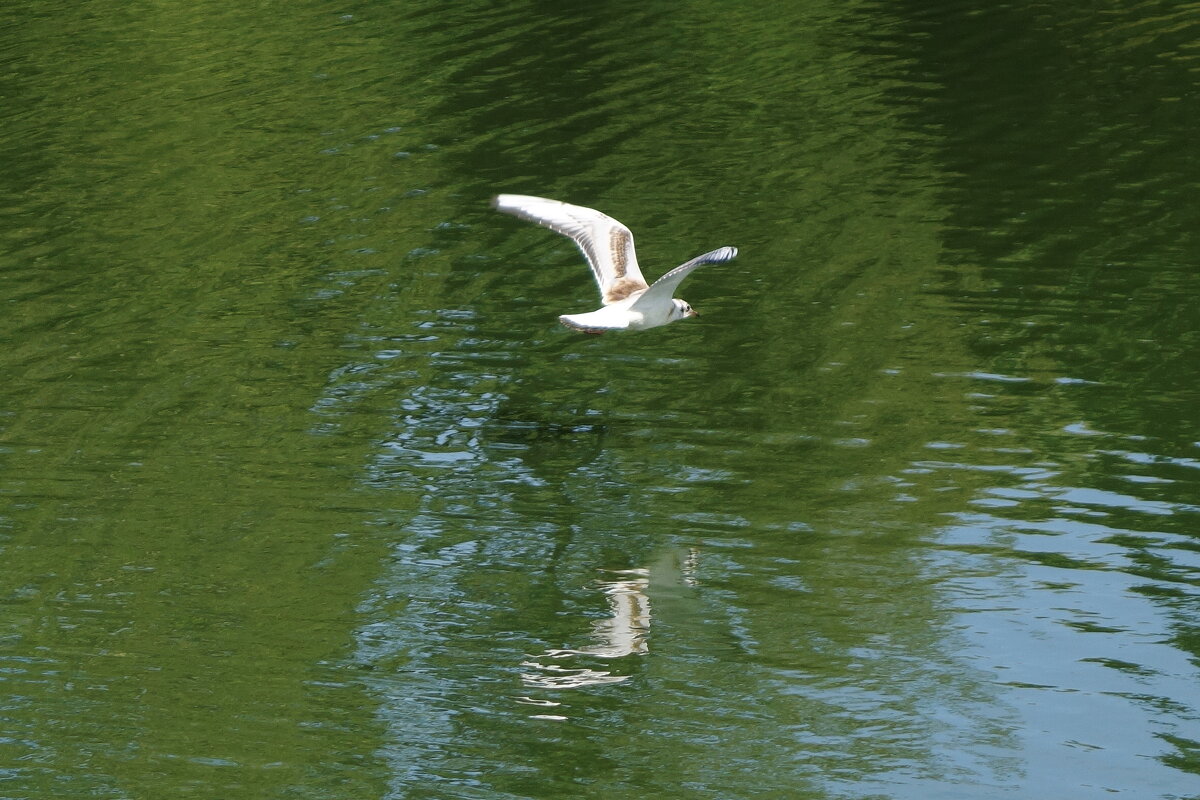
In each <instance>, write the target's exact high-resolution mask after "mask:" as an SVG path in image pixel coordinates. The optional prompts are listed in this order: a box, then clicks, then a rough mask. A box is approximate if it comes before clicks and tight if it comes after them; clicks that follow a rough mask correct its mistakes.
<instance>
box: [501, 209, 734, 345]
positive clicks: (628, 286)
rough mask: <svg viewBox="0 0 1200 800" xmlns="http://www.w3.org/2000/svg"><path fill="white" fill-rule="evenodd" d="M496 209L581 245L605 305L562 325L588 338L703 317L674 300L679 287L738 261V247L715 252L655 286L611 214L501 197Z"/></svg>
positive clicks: (567, 319) (562, 318)
mask: <svg viewBox="0 0 1200 800" xmlns="http://www.w3.org/2000/svg"><path fill="white" fill-rule="evenodd" d="M492 208H495V209H496V210H498V211H503V212H504V213H506V214H512V215H513V216H515V217H520V218H521V219H527V220H530V221H531V222H536V223H537V224H539V225H544V226H545V227H547V228H549V229H550V230H552V231H556V232H558V233H561V234H563V235H564V236H569V237H571V238H572V239H573V240H575V244H577V245H579V249H580V251H581V252H582V253H583V257H584V258H586V259H587V262H588V265H589V266H591V268H592V274H593V275H594V276H595V277H596V283H597V285H599V287H600V299H601V301H602V302H603V304H604V305H602V306H601V307H600V308H599V309H597V310H596V311H590V312H588V313H586V314H563V315H562V316H560V317H559V318H558V321H559V322H561V323H562V324H563V325H566V326H567V327H568V328H574V329H575V330H579V331H583V332H585V333H604V332H605V331H623V330H631V331H638V330H645V329H646V328H657V327H658V326H660V325H666V324H667V323H668V322H674V321H675V320H679V319H684V318H686V317H698V316H700V315H699V314H698V313H696V311H695V309H693V308H692V307H691V306H690V305H688V304H687V303H686V302H684V301H683V300H679V299H677V298H675V297H674V296H673V295H674V294H675V289H676V287H678V286H679V284H680V283H682V282H683V279H684V278H686V277H687V276H688V275H689V274H690V273H691V271H692V270H694V269H695V268H696V267H700V266H703V265H705V264H720V263H723V262H725V261H729V260H730V259H732V258H733V257H734V256H736V255H737V248H736V247H722V248H720V249H718V250H713V251H712V252H710V253H705V254H704V255H702V256H697V257H696V258H693V259H692V260H691V261H688V262H686V263H684V264H680V265H679V266H678V267H676V268H675V269H673V270H671V271H670V272H668V273H667V274H666V275H663V276H662V277H661V278H659V279H658V280H657V281H655V282H654V285H653V286H651V285H650V284H648V283H646V279H645V278H643V277H642V271H641V269H640V268H639V267H638V262H637V256H636V255H635V254H634V252H633V233H631V232H630V230H629V228H626V227H625V226H624V225H622V224H621V223H619V222H617V221H616V220H615V219H613V218H612V217H610V216H608V215H607V214H601V213H600V212H599V211H595V210H593V209H590V208H584V207H583V206H573V205H571V204H569V203H562V202H559V201H558V200H547V199H546V198H544V197H530V196H529V195H523V194H501V195H497V196H496V197H495V198H493V199H492Z"/></svg>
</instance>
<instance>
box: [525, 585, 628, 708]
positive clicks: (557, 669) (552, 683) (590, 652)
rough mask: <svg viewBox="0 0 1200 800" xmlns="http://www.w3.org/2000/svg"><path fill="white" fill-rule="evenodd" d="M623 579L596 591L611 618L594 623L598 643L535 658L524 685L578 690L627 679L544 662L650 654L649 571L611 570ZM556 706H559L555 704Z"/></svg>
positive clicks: (595, 670) (530, 661) (533, 687)
mask: <svg viewBox="0 0 1200 800" xmlns="http://www.w3.org/2000/svg"><path fill="white" fill-rule="evenodd" d="M609 572H610V573H611V574H613V575H616V576H620V577H619V578H618V579H617V580H609V581H600V582H598V583H597V584H596V588H597V589H599V590H600V591H601V592H603V593H604V595H605V597H606V599H607V600H608V606H609V610H610V612H611V614H610V616H608V617H606V618H604V619H601V620H597V621H596V622H593V623H592V636H593V638H594V639H595V643H594V644H591V645H587V646H585V647H580V648H569V649H562V650H547V651H545V652H544V653H542V654H541V655H539V656H533V657H531V658H530V659H529V660H528V661H525V662H524V663H522V664H521V666H523V667H525V668H526V669H528V670H529V671H528V672H524V673H522V674H521V680H522V681H523V682H524V684H525V686H527V687H529V688H531V689H577V688H580V687H583V686H600V685H603V684H608V683H620V682H622V681H625V680H628V679H629V676H628V675H613V674H612V673H611V672H608V671H606V670H598V669H589V668H587V667H568V666H563V665H562V664H554V663H544V662H545V661H546V660H549V659H554V660H566V659H572V658H587V657H590V658H605V659H611V658H623V657H625V656H632V655H644V654H645V653H646V652H647V642H646V639H647V636H648V635H649V633H650V598H649V597H648V596H647V595H646V588H647V587H648V586H649V585H650V580H649V577H648V576H649V574H650V573H649V570H645V569H629V570H611V571H609ZM520 699H521V701H522V702H526V703H533V704H537V705H544V704H547V703H549V702H550V701H541V700H533V699H532V698H528V697H523V698H520ZM554 705H557V704H554Z"/></svg>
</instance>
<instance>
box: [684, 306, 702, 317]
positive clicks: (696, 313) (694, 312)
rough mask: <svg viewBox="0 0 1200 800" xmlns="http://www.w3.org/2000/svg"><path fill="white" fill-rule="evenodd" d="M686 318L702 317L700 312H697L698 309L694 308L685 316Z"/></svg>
mask: <svg viewBox="0 0 1200 800" xmlns="http://www.w3.org/2000/svg"><path fill="white" fill-rule="evenodd" d="M684 316H685V317H698V316H700V312H699V311H697V310H696V309H694V308H692V309H689V310H688V312H687V313H686V314H684Z"/></svg>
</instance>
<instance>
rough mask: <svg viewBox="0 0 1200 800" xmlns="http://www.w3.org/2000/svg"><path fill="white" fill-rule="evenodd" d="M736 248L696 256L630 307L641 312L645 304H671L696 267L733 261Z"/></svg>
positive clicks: (721, 249) (659, 281)
mask: <svg viewBox="0 0 1200 800" xmlns="http://www.w3.org/2000/svg"><path fill="white" fill-rule="evenodd" d="M737 252H738V251H737V248H736V247H722V248H720V249H717V250H713V251H712V252H710V253H705V254H704V255H702V256H696V257H695V258H693V259H692V260H691V261H688V262H686V263H684V264H680V265H679V266H678V267H676V268H675V269H673V270H671V271H670V272H668V273H667V274H666V275H663V276H662V277H661V278H659V279H658V280H656V281H655V282H654V285H653V286H651V287H650V288H649V289H647V290H646V291H645V292H644V293H643V294H642V296H641V297H639V298H638V299H637V300H635V301H634V303H633V305H632V306H630V310H631V311H637V310H639V309H638V307H639V306H641V305H642V304H645V305H646V306H647V307H650V306H653V305H655V304H656V303H665V302H670V300H671V298H672V297H674V296H675V290H676V289H678V288H679V284H681V283H683V279H684V278H686V277H687V276H688V275H689V274H691V271H692V270H694V269H695V268H696V267H702V266H704V265H705V264H721V263H724V262H726V261H730V260H732V259H733V258H734V257H735V256H737Z"/></svg>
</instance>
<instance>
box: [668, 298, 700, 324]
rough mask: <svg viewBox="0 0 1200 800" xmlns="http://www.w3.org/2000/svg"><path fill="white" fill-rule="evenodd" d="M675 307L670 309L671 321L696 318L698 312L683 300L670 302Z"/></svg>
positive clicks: (698, 314)
mask: <svg viewBox="0 0 1200 800" xmlns="http://www.w3.org/2000/svg"><path fill="white" fill-rule="evenodd" d="M671 302H672V303H674V304H675V307H674V308H672V309H671V319H672V320H677V319H687V318H688V317H698V316H700V312H699V311H697V310H696V309H694V308H692V307H691V306H689V305H688V304H687V302H686V301H684V300H672V301H671Z"/></svg>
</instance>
